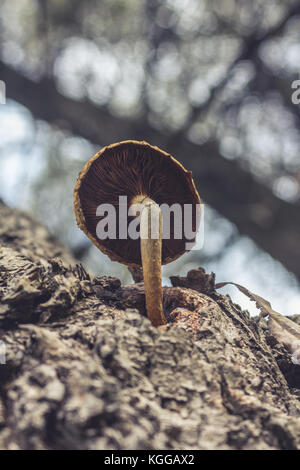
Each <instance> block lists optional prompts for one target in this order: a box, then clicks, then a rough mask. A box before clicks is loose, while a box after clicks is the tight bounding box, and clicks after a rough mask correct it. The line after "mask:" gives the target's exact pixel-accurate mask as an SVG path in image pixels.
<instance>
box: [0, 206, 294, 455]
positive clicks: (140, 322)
mask: <svg viewBox="0 0 300 470" xmlns="http://www.w3.org/2000/svg"><path fill="white" fill-rule="evenodd" d="M0 217H1V221H2V224H1V227H0V239H1V242H2V243H1V245H2V246H1V248H0V273H1V278H0V298H1V306H0V348H1V349H0V359H1V360H0V448H2V449H300V401H299V397H300V393H299V389H300V367H299V366H297V365H293V364H292V362H291V360H290V357H289V354H288V353H287V352H286V350H285V349H284V347H283V346H281V345H279V344H277V343H276V341H275V340H274V338H272V337H271V336H270V335H269V334H268V330H267V328H266V323H265V321H264V320H258V319H255V318H254V319H253V318H250V317H249V315H248V314H247V312H245V311H242V310H241V309H240V308H239V307H238V306H237V305H234V304H233V303H232V302H231V300H230V299H229V297H227V296H222V295H220V294H218V293H216V291H215V289H214V284H213V281H214V279H213V276H206V277H205V276H204V275H203V276H204V277H203V279H205V280H206V281H207V282H203V284H202V291H203V292H205V293H203V292H199V290H201V288H200V289H198V290H195V289H191V288H189V287H166V288H164V311H165V315H166V317H167V321H168V324H167V325H166V326H162V327H159V328H154V327H153V326H152V325H151V324H150V322H149V320H148V319H147V318H146V314H145V298H144V291H143V284H142V283H138V284H134V285H132V286H127V287H126V286H125V287H122V286H121V285H120V281H119V280H118V279H115V278H110V277H93V276H91V275H90V274H89V273H87V272H86V270H85V269H84V268H83V267H82V266H81V265H78V264H76V261H75V260H74V259H73V258H72V257H71V255H70V254H69V253H67V251H66V250H64V249H63V248H62V247H60V246H59V244H58V243H57V242H56V241H55V239H54V238H53V237H51V236H50V235H49V234H48V232H47V230H46V229H45V228H43V227H42V226H41V225H40V224H38V223H36V222H35V221H34V220H32V219H31V218H30V217H29V216H27V215H26V214H24V213H21V212H19V211H17V210H12V209H9V208H7V207H6V206H4V205H2V204H0ZM296 320H297V319H296ZM1 351H2V352H1Z"/></svg>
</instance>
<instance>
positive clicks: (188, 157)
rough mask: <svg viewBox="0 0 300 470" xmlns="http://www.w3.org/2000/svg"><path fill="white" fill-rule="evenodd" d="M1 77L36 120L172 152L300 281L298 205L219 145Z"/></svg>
mask: <svg viewBox="0 0 300 470" xmlns="http://www.w3.org/2000/svg"><path fill="white" fill-rule="evenodd" d="M0 76H1V79H2V80H4V81H5V82H6V84H7V94H8V98H11V99H13V100H16V101H18V102H19V103H21V104H23V105H24V106H26V107H27V108H29V109H30V110H31V112H32V113H33V115H34V116H35V117H36V118H38V119H43V120H46V121H48V122H49V123H51V124H53V125H57V126H60V127H64V128H66V129H68V130H69V131H70V132H72V133H74V134H75V135H76V134H77V135H80V136H82V137H84V138H86V139H88V140H90V141H91V142H93V143H95V144H98V145H106V144H109V143H111V142H114V141H120V140H126V139H137V140H147V141H150V142H151V143H153V144H156V145H158V146H160V147H162V148H163V149H165V150H167V151H168V152H170V153H173V154H174V155H175V156H176V157H177V158H178V159H179V160H181V161H182V162H183V163H184V164H185V165H186V166H187V167H188V168H189V169H190V170H192V171H193V175H194V178H195V181H196V184H197V187H198V189H199V192H200V195H201V196H202V198H203V199H204V201H205V202H207V203H208V204H210V205H211V206H212V207H213V208H215V209H216V210H217V211H219V212H220V213H221V214H222V215H223V216H224V217H226V218H228V219H229V220H231V222H233V223H234V224H236V226H237V227H238V229H239V232H240V233H241V234H245V235H247V236H249V237H250V238H252V240H253V241H254V242H255V243H257V244H258V245H259V246H260V247H261V248H262V249H263V250H265V251H266V252H268V253H269V254H270V255H271V256H273V257H274V258H275V259H278V260H279V261H280V262H282V263H283V265H284V266H285V267H286V268H287V269H288V270H289V271H291V272H293V273H294V274H295V275H296V276H297V277H298V279H300V253H299V249H298V248H299V239H300V219H299V205H297V204H292V203H288V202H285V201H282V200H281V199H279V198H278V197H276V196H275V195H274V194H273V192H272V190H271V189H269V188H267V187H266V186H264V185H263V184H261V183H260V182H258V181H256V180H255V179H254V177H253V176H252V174H251V173H250V172H249V171H248V168H244V167H241V165H240V164H239V162H238V161H236V160H227V159H225V158H223V157H222V156H221V155H220V153H219V149H218V144H217V142H215V141H210V142H206V143H205V144H203V145H196V144H194V143H192V142H190V141H189V140H188V139H187V138H186V137H185V135H184V133H183V132H182V131H180V132H178V133H176V134H174V135H168V134H164V133H162V132H161V131H159V130H157V129H154V128H153V127H152V126H151V125H150V124H149V123H148V121H147V120H146V119H145V117H144V118H143V117H142V118H141V117H138V118H136V119H129V118H123V117H118V116H115V115H113V114H112V113H111V112H110V111H109V109H108V108H107V107H105V106H103V107H97V106H95V105H94V104H92V103H91V102H88V101H81V102H80V101H76V100H73V99H70V98H68V97H66V96H64V95H62V94H61V93H60V92H59V91H58V90H57V89H56V85H55V82H54V80H52V79H43V80H41V81H40V82H34V81H32V80H31V79H29V78H26V77H25V76H23V75H22V74H21V73H19V72H17V71H15V70H14V69H12V68H11V67H9V66H8V65H6V64H5V63H3V62H1V61H0Z"/></svg>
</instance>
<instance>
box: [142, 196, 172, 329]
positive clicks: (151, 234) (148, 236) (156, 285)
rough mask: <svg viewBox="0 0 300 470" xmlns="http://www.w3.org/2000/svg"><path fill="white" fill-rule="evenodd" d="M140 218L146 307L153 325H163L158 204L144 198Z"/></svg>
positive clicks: (160, 230)
mask: <svg viewBox="0 0 300 470" xmlns="http://www.w3.org/2000/svg"><path fill="white" fill-rule="evenodd" d="M142 205H143V206H144V207H143V209H142V212H141V220H140V242H141V257H142V266H143V275H144V286H145V296H146V309H147V315H148V318H149V319H150V320H151V322H152V324H153V325H154V326H159V325H164V324H165V323H166V319H165V317H164V313H163V303H162V300H163V290H162V279H161V261H162V254H161V252H162V235H161V234H162V216H161V210H160V208H159V206H158V205H157V204H156V203H155V202H154V201H153V200H152V199H150V198H144V200H143V201H142Z"/></svg>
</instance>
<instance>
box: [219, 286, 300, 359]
mask: <svg viewBox="0 0 300 470" xmlns="http://www.w3.org/2000/svg"><path fill="white" fill-rule="evenodd" d="M228 284H231V285H233V286H236V287H237V288H238V289H239V290H240V291H241V292H243V294H245V295H246V296H247V297H249V298H250V300H252V301H253V302H255V303H256V306H257V308H259V309H260V311H261V315H262V316H263V317H266V316H267V315H269V322H268V326H269V331H270V333H271V334H272V335H273V336H274V337H275V338H276V339H277V341H279V342H281V343H282V344H283V345H284V346H286V347H287V349H288V350H289V351H290V352H291V354H292V362H293V364H298V365H300V326H299V325H297V323H295V322H293V321H292V320H290V319H289V318H287V317H285V316H284V315H281V313H278V312H275V310H273V309H272V307H271V304H270V302H268V301H267V300H265V299H263V298H262V297H260V296H259V295H256V294H253V293H252V292H250V291H249V290H248V289H246V287H243V286H241V285H240V284H236V283H235V282H221V283H219V284H216V286H215V288H216V289H219V288H221V287H224V286H226V285H228Z"/></svg>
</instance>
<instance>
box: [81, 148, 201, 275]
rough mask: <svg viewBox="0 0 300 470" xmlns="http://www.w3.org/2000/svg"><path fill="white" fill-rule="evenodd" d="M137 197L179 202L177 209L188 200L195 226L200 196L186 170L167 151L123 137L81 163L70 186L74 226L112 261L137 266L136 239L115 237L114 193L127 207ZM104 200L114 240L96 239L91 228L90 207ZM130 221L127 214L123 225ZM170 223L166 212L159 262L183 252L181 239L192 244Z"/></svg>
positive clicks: (93, 216) (96, 218)
mask: <svg viewBox="0 0 300 470" xmlns="http://www.w3.org/2000/svg"><path fill="white" fill-rule="evenodd" d="M140 195H145V196H147V197H149V198H151V199H153V200H154V201H155V202H156V203H157V204H158V205H161V204H163V203H166V204H168V205H170V206H171V205H172V204H174V203H179V204H180V205H181V206H182V209H183V205H184V204H191V205H192V207H193V224H192V228H193V230H194V231H195V230H196V229H197V228H198V227H196V205H197V204H200V198H199V195H198V192H197V190H196V188H195V185H194V182H193V179H192V174H191V172H190V171H187V170H186V169H185V168H184V167H183V166H182V165H181V164H180V163H179V162H178V161H177V160H175V158H173V157H172V156H171V155H169V154H167V153H166V152H164V151H163V150H160V149H159V148H158V147H154V146H152V145H150V144H148V143H147V142H137V141H134V140H128V141H124V142H119V143H116V144H112V145H109V146H107V147H104V148H102V149H101V150H100V151H99V152H98V153H96V155H94V156H93V157H92V158H91V159H90V160H89V161H88V162H87V163H86V165H85V166H84V167H83V169H82V170H81V172H80V174H79V176H78V180H77V183H76V186H75V189H74V209H75V214H76V220H77V224H78V226H79V227H80V228H81V229H82V230H83V231H84V232H85V234H86V235H87V236H88V237H89V238H90V239H91V240H92V242H93V243H94V244H95V245H96V246H97V247H98V248H99V249H100V250H101V251H102V252H103V253H105V254H106V255H108V256H109V257H110V259H111V260H112V261H119V262H121V263H123V264H126V265H129V266H141V252H140V240H139V239H137V240H132V239H130V238H128V239H126V240H124V239H119V238H118V220H119V196H127V202H128V207H129V206H130V204H131V203H132V201H133V199H134V198H135V197H136V196H140ZM107 203H110V204H113V205H114V207H115V209H116V214H117V238H116V239H109V238H107V239H105V240H99V238H98V237H97V234H96V227H97V224H98V222H99V220H101V217H99V216H97V215H96V210H97V207H98V206H99V205H100V204H107ZM128 207H127V211H128ZM182 214H183V211H182ZM182 217H183V216H182ZM131 220H133V217H130V216H128V224H129V223H130V221H131ZM182 222H183V219H182ZM172 225H173V223H172V216H171V223H170V228H171V230H170V232H171V237H170V239H168V240H163V241H162V263H163V264H166V263H170V262H171V261H173V260H175V259H176V258H178V257H179V256H181V255H182V254H183V253H185V252H186V251H187V250H186V247H185V244H186V242H189V243H191V242H192V240H187V239H186V238H185V237H184V233H183V238H182V239H179V240H178V239H175V238H174V229H173V227H172ZM182 226H183V225H182Z"/></svg>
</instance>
